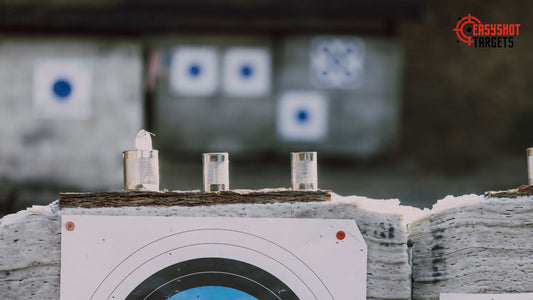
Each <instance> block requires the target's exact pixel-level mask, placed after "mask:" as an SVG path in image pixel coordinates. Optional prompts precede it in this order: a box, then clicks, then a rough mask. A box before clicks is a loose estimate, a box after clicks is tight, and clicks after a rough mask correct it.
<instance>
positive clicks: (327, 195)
mask: <svg viewBox="0 0 533 300" xmlns="http://www.w3.org/2000/svg"><path fill="white" fill-rule="evenodd" d="M328 200H331V191H329V190H318V191H291V190H286V189H279V190H234V191H221V192H216V193H208V192H201V191H163V192H102V193H60V194H59V207H60V208H73V207H84V208H96V207H123V206H175V205H177V206H207V205H216V204H232V203H241V204H242V203H247V204H254V203H255V204H265V203H282V202H315V201H328Z"/></svg>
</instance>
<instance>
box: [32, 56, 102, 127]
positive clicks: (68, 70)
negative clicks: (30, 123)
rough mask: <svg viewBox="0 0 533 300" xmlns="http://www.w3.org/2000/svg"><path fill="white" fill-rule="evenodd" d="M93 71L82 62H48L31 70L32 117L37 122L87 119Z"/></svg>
mask: <svg viewBox="0 0 533 300" xmlns="http://www.w3.org/2000/svg"><path fill="white" fill-rule="evenodd" d="M92 76H93V75H92V69H91V65H90V64H89V63H88V62H85V61H81V60H80V61H78V60H74V59H70V60H63V59H49V60H42V61H38V62H36V63H35V65H34V69H33V114H34V116H35V117H36V118H39V119H58V120H64V119H88V118H89V117H90V116H91V114H92Z"/></svg>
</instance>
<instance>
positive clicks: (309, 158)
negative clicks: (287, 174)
mask: <svg viewBox="0 0 533 300" xmlns="http://www.w3.org/2000/svg"><path fill="white" fill-rule="evenodd" d="M291 185H292V189H293V190H296V191H316V190H317V189H318V178H317V154H316V152H292V153H291Z"/></svg>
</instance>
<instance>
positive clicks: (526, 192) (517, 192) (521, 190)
mask: <svg viewBox="0 0 533 300" xmlns="http://www.w3.org/2000/svg"><path fill="white" fill-rule="evenodd" d="M532 195H533V186H529V185H521V186H519V187H517V188H516V189H509V190H503V191H488V192H485V196H486V197H493V198H516V197H520V196H532Z"/></svg>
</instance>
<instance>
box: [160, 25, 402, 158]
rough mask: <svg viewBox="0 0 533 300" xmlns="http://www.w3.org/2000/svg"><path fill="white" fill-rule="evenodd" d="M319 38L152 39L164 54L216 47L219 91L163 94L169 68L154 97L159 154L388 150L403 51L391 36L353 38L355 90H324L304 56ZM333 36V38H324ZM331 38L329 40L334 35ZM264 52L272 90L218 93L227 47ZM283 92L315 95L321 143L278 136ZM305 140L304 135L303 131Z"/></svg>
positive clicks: (365, 153)
mask: <svg viewBox="0 0 533 300" xmlns="http://www.w3.org/2000/svg"><path fill="white" fill-rule="evenodd" d="M317 37H322V36H320V35H284V36H281V37H269V36H239V35H229V36H224V35H222V36H220V35H209V34H205V35H196V36H194V37H190V36H174V37H172V36H171V37H165V39H160V40H155V41H153V42H152V45H153V47H154V48H155V49H156V50H158V51H159V52H160V53H161V54H163V55H165V56H166V57H167V59H166V60H164V61H165V63H166V64H167V68H168V67H169V65H170V64H172V62H171V61H169V60H170V59H171V58H172V51H173V50H174V49H176V47H179V46H184V45H185V46H191V45H192V46H210V47H214V49H215V50H216V53H217V56H218V58H219V63H218V68H219V71H218V73H217V75H216V76H217V78H218V80H219V88H218V90H217V92H216V93H214V94H213V95H209V96H200V97H190V96H179V95H175V94H172V93H171V92H170V91H169V78H168V76H169V71H168V69H167V72H166V73H165V74H164V76H162V77H161V78H160V80H159V83H158V85H157V88H156V92H155V94H154V98H155V99H154V106H155V109H154V127H155V129H154V131H155V132H157V134H158V141H157V143H158V144H159V147H160V149H161V150H168V151H174V152H178V153H185V154H194V155H198V153H201V152H209V151H228V152H231V153H235V154H239V155H240V156H241V157H245V156H254V155H257V154H261V153H265V152H268V153H272V152H276V153H279V154H282V155H286V153H288V152H289V151H296V150H301V149H314V150H317V151H320V153H321V157H323V158H325V157H327V156H336V157H338V156H344V157H349V158H354V157H359V158H361V157H369V156H375V155H376V154H378V153H383V152H389V151H390V150H391V149H393V148H394V147H395V146H396V144H397V141H398V137H399V129H400V122H401V117H400V114H401V97H402V84H403V82H402V79H403V51H402V47H401V45H400V44H398V42H397V41H395V40H394V39H390V38H369V37H359V36H342V35H341V36H336V37H340V38H349V39H351V38H356V39H358V40H359V41H361V42H362V43H363V50H364V55H363V57H364V58H363V59H364V62H363V64H364V74H363V77H364V79H363V80H362V84H361V85H356V84H352V85H351V86H350V85H348V86H344V87H324V86H317V85H316V84H313V83H312V80H311V78H310V77H311V75H310V73H311V71H310V64H311V62H310V61H311V59H310V52H311V51H312V43H313V39H314V38H317ZM324 37H326V38H327V37H330V38H331V37H332V36H324ZM333 37H335V36H333ZM236 46H237V47H263V48H264V49H268V50H269V51H270V53H271V57H272V58H271V59H272V69H271V82H272V83H271V87H272V88H271V90H270V92H269V93H267V94H266V95H263V96H260V97H246V96H245V97H231V96H227V95H224V93H223V92H222V91H221V90H222V87H221V85H222V83H221V82H222V79H223V77H224V75H223V73H222V72H223V71H222V68H223V64H222V60H223V53H224V51H226V50H227V49H229V48H231V47H236ZM287 91H299V92H302V91H303V92H311V93H319V94H320V95H322V96H324V98H325V99H326V107H325V108H324V109H319V110H320V111H321V112H322V111H323V112H324V113H325V115H326V122H325V125H324V127H325V128H326V133H325V136H324V138H318V139H313V138H311V140H305V138H304V140H298V138H296V139H285V138H283V137H282V136H281V135H280V133H279V122H280V119H279V115H280V109H281V110H283V107H281V108H280V98H281V96H282V95H283V94H284V93H285V92H287ZM303 135H305V133H304V134H303Z"/></svg>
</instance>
